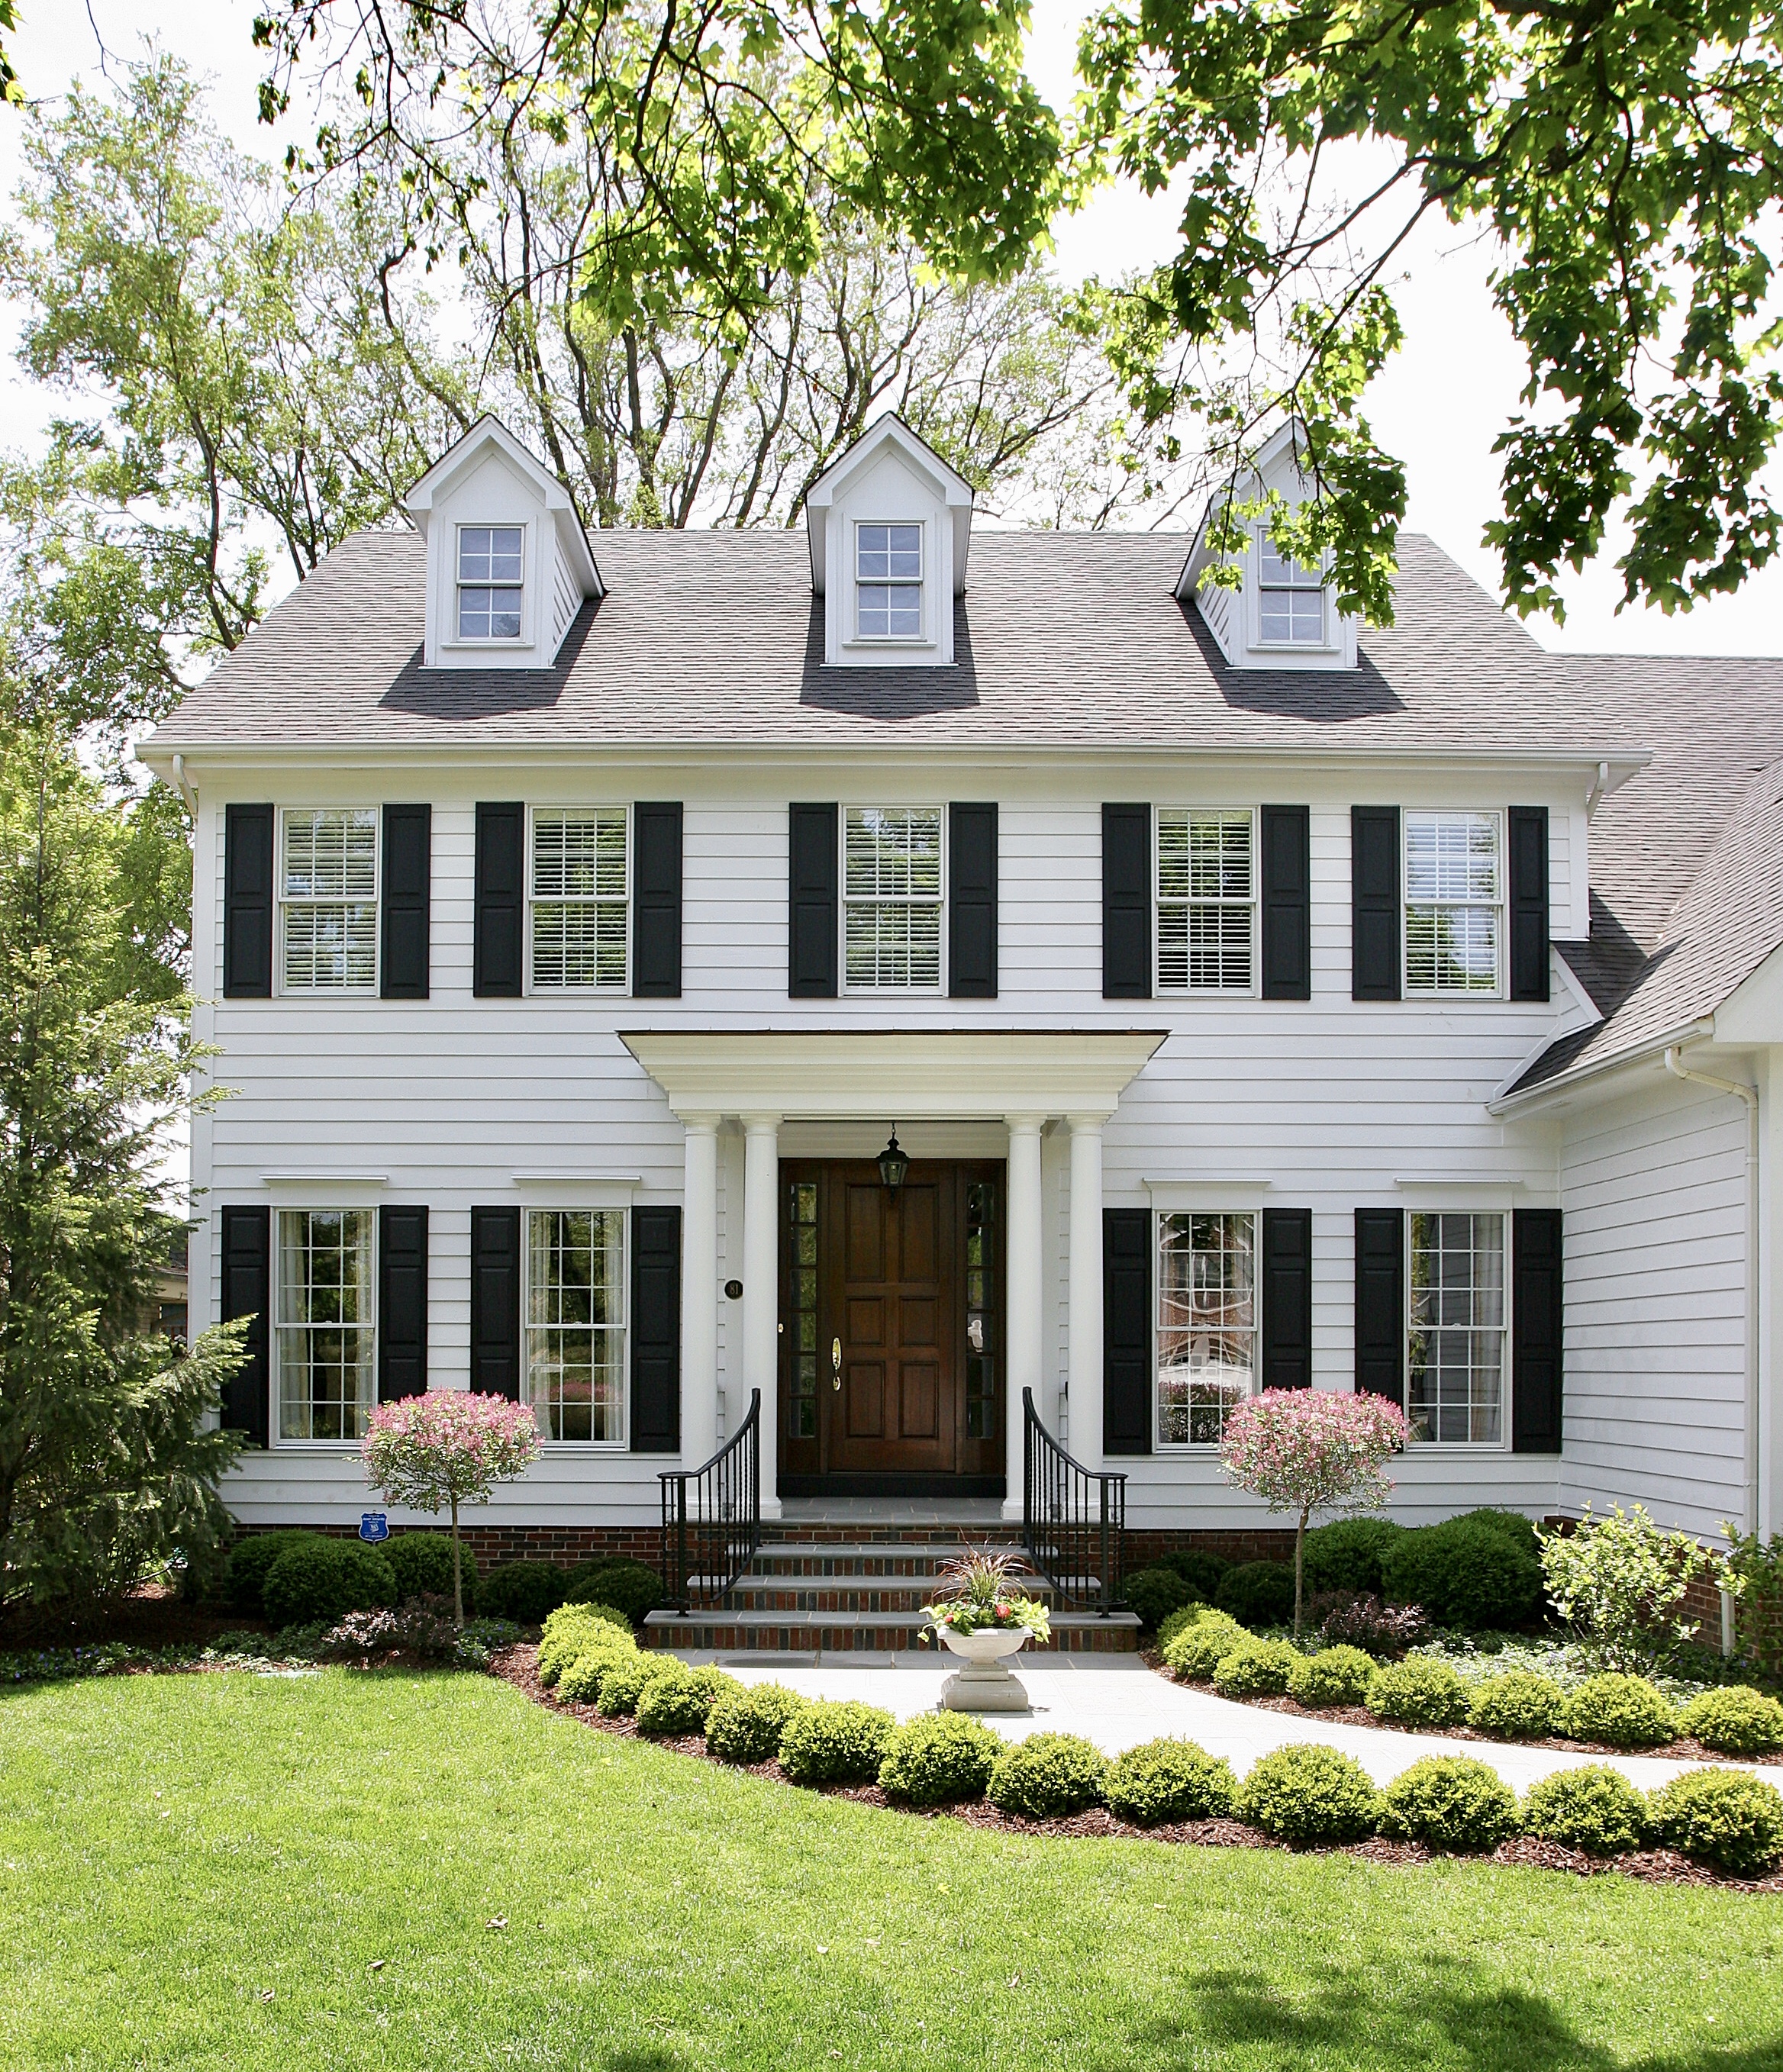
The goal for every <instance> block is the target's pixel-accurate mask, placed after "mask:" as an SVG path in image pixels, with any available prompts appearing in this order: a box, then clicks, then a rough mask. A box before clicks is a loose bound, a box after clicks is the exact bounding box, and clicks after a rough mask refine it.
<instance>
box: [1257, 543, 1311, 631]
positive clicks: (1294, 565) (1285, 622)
mask: <svg viewBox="0 0 1783 2072" xmlns="http://www.w3.org/2000/svg"><path fill="white" fill-rule="evenodd" d="M1257 615H1258V635H1257V637H1258V639H1259V640H1262V641H1271V642H1274V641H1280V642H1282V643H1284V644H1286V645H1288V646H1291V647H1296V648H1299V647H1310V648H1316V647H1318V646H1320V645H1321V644H1322V643H1323V642H1324V637H1325V579H1324V573H1323V571H1322V570H1320V569H1308V568H1303V567H1302V566H1301V565H1300V563H1299V562H1298V561H1294V560H1292V559H1291V558H1290V557H1288V556H1287V555H1286V554H1284V553H1282V551H1281V550H1280V549H1279V548H1278V547H1277V545H1275V542H1274V541H1273V540H1272V539H1270V537H1269V535H1268V534H1267V533H1266V532H1265V533H1264V534H1262V537H1260V539H1259V540H1258V562H1257Z"/></svg>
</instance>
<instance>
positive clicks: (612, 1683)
mask: <svg viewBox="0 0 1783 2072" xmlns="http://www.w3.org/2000/svg"><path fill="white" fill-rule="evenodd" d="M684 1666H685V1665H684V1664H682V1663H679V1662H677V1661H676V1659H675V1658H674V1657H673V1655H653V1654H652V1653H651V1651H650V1650H649V1648H645V1647H640V1648H639V1649H637V1650H636V1652H635V1653H633V1654H631V1655H622V1656H621V1657H620V1659H619V1660H618V1661H617V1662H616V1663H614V1664H613V1666H612V1667H611V1669H610V1670H608V1671H607V1674H606V1675H604V1676H603V1677H602V1678H601V1679H600V1696H599V1697H598V1698H597V1699H596V1700H595V1704H596V1705H597V1706H598V1707H599V1708H600V1710H601V1711H602V1712H604V1713H605V1714H606V1715H607V1717H608V1718H609V1719H618V1718H621V1717H623V1716H624V1715H625V1714H627V1713H628V1712H636V1710H637V1708H638V1700H639V1699H640V1698H641V1697H642V1696H644V1687H645V1686H646V1685H647V1684H649V1683H654V1682H655V1681H656V1679H657V1677H659V1676H667V1675H671V1674H672V1673H673V1671H676V1670H677V1669H680V1668H681V1667H684Z"/></svg>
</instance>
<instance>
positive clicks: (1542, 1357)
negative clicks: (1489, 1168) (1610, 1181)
mask: <svg viewBox="0 0 1783 2072" xmlns="http://www.w3.org/2000/svg"><path fill="white" fill-rule="evenodd" d="M1510 1227H1511V1292H1510V1315H1511V1383H1510V1404H1511V1450H1512V1451H1513V1453H1559V1450H1560V1439H1561V1392H1562V1387H1563V1370H1564V1363H1563V1359H1562V1356H1561V1355H1562V1346H1561V1318H1562V1313H1563V1308H1564V1289H1565V1280H1564V1268H1563V1249H1562V1238H1561V1228H1560V1211H1559V1210H1558V1209H1518V1210H1517V1211H1515V1213H1514V1214H1513V1215H1512V1217H1511V1226H1510Z"/></svg>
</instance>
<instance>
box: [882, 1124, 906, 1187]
mask: <svg viewBox="0 0 1783 2072" xmlns="http://www.w3.org/2000/svg"><path fill="white" fill-rule="evenodd" d="M909 1170H910V1161H909V1160H908V1158H906V1157H904V1153H902V1152H901V1151H900V1149H898V1133H897V1130H896V1128H895V1127H894V1128H893V1129H892V1132H891V1141H890V1142H889V1143H888V1144H887V1145H886V1147H885V1149H883V1151H882V1152H881V1153H879V1178H881V1179H882V1180H883V1182H885V1184H886V1185H887V1186H888V1187H901V1186H903V1185H904V1174H906V1173H908V1171H909Z"/></svg>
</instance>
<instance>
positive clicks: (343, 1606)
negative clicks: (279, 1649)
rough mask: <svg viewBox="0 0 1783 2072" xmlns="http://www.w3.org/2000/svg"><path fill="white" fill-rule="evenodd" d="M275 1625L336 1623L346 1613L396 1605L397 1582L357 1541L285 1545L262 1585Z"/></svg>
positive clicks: (386, 1564) (380, 1559)
mask: <svg viewBox="0 0 1783 2072" xmlns="http://www.w3.org/2000/svg"><path fill="white" fill-rule="evenodd" d="M260 1595H261V1603H262V1604H263V1605H264V1606H265V1608H266V1617H267V1618H269V1619H270V1621H271V1622H272V1623H273V1624H274V1626H315V1625H323V1624H325V1625H328V1626H333V1625H336V1624H337V1623H338V1622H339V1621H340V1620H341V1619H343V1618H345V1616H346V1615H347V1614H348V1612H369V1611H375V1610H377V1608H378V1607H379V1606H380V1605H393V1604H394V1603H395V1602H396V1601H397V1581H396V1577H395V1576H394V1574H393V1572H391V1568H390V1564H389V1562H388V1561H386V1560H385V1559H384V1557H383V1556H382V1555H381V1554H378V1553H376V1552H373V1549H372V1548H369V1547H367V1546H364V1545H363V1544H361V1543H360V1541H358V1540H325V1539H321V1538H317V1539H316V1540H312V1541H310V1542H308V1543H301V1542H300V1543H299V1544H296V1545H294V1546H290V1547H287V1548H285V1550H284V1552H282V1553H281V1554H280V1555H279V1556H278V1560H275V1561H274V1563H273V1564H272V1566H271V1567H270V1568H269V1569H268V1570H267V1571H266V1581H265V1582H264V1583H262V1584H261V1591H260Z"/></svg>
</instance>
